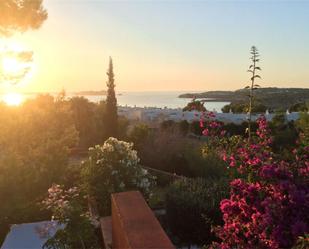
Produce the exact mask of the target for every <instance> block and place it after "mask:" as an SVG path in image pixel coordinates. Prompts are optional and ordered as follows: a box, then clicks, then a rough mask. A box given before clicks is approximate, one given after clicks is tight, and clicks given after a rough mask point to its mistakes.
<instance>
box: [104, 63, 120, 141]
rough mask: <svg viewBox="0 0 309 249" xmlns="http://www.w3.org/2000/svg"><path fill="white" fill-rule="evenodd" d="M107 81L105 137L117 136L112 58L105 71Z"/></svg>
mask: <svg viewBox="0 0 309 249" xmlns="http://www.w3.org/2000/svg"><path fill="white" fill-rule="evenodd" d="M106 74H107V76H108V81H107V83H106V85H107V96H106V109H105V112H106V120H105V122H106V133H107V137H117V136H118V114H117V99H116V94H115V83H114V81H115V79H114V69H113V61H112V58H111V57H110V58H109V68H108V71H107V73H106Z"/></svg>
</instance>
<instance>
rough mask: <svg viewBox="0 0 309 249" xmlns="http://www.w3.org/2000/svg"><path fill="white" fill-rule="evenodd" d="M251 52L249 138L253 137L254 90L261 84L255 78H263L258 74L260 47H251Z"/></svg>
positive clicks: (249, 70) (248, 87) (247, 87)
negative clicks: (256, 82)
mask: <svg viewBox="0 0 309 249" xmlns="http://www.w3.org/2000/svg"><path fill="white" fill-rule="evenodd" d="M250 54H251V55H252V56H251V57H250V59H251V61H252V64H251V65H250V66H249V69H248V72H249V73H251V74H252V76H251V78H250V80H251V85H249V86H246V87H245V88H246V89H250V92H249V108H248V113H249V118H248V135H249V140H250V139H251V120H252V118H251V116H252V106H253V97H254V96H253V91H254V90H256V89H257V88H259V87H260V86H259V85H257V84H255V79H256V78H261V76H259V75H258V74H257V71H260V70H261V68H260V67H258V66H257V63H258V62H259V61H260V59H259V57H260V55H259V52H258V49H257V48H256V47H255V46H252V47H251V51H250Z"/></svg>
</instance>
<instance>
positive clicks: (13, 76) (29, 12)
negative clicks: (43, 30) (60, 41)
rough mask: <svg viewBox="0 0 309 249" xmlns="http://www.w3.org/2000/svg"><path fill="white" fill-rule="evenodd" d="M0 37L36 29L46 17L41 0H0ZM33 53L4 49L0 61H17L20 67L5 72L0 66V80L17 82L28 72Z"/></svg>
mask: <svg viewBox="0 0 309 249" xmlns="http://www.w3.org/2000/svg"><path fill="white" fill-rule="evenodd" d="M0 13H1V15H0V38H1V37H9V36H11V35H13V34H14V33H15V32H25V31H26V30H28V29H38V28H39V27H40V26H41V25H42V23H43V22H44V21H45V20H46V19H47V11H46V10H45V9H44V8H43V5H42V0H1V1H0ZM32 57H33V53H32V52H31V51H14V50H5V51H3V52H1V54H0V61H1V62H2V64H5V60H6V59H8V60H13V61H17V62H18V64H19V65H20V69H19V70H18V71H16V72H6V70H5V69H4V68H3V67H2V68H0V82H7V83H10V84H17V83H19V82H20V81H21V80H22V79H24V78H25V76H26V75H27V74H28V73H29V71H30V69H31V67H30V65H29V64H30V63H31V62H32Z"/></svg>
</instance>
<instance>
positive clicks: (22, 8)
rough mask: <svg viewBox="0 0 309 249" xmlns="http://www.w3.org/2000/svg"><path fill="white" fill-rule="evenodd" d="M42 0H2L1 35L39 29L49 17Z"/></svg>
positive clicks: (0, 10)
mask: <svg viewBox="0 0 309 249" xmlns="http://www.w3.org/2000/svg"><path fill="white" fill-rule="evenodd" d="M42 2H43V1H42V0H1V1H0V12H1V15H0V36H10V35H12V34H13V33H14V32H16V31H19V32H25V31H26V30H28V29H38V28H39V27H40V26H41V25H42V23H43V22H44V21H45V20H46V19H47V11H46V10H45V9H44V7H43V5H42Z"/></svg>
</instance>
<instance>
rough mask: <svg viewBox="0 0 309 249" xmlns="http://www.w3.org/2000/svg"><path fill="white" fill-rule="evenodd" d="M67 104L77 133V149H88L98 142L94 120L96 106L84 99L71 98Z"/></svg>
mask: <svg viewBox="0 0 309 249" xmlns="http://www.w3.org/2000/svg"><path fill="white" fill-rule="evenodd" d="M69 103H70V109H71V111H72V115H73V119H74V124H75V127H76V130H77V131H78V133H79V147H81V148H89V147H90V146H92V145H94V144H95V143H98V142H100V141H97V138H98V135H99V134H98V130H99V129H98V128H99V127H97V124H96V119H95V118H96V116H95V114H96V113H95V111H96V104H94V103H91V102H89V100H88V99H86V98H84V97H73V98H71V99H70V100H69ZM101 118H102V117H101ZM101 128H102V127H101Z"/></svg>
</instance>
